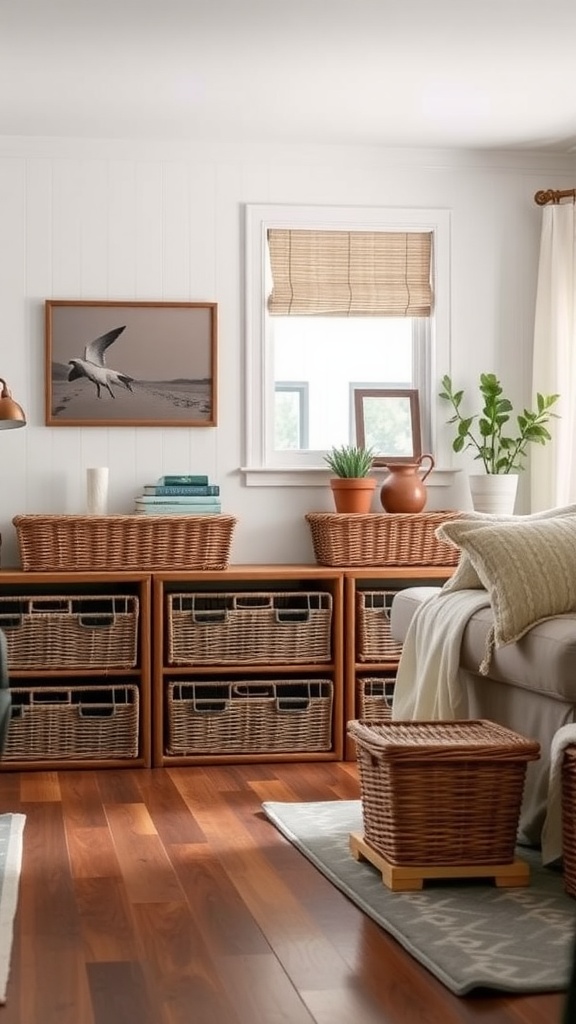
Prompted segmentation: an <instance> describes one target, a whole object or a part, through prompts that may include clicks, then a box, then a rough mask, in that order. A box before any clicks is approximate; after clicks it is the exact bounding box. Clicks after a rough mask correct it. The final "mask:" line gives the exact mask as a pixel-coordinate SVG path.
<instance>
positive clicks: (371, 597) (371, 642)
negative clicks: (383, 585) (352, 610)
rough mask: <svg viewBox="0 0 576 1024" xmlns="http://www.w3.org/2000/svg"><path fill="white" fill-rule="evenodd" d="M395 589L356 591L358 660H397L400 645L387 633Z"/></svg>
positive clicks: (400, 650) (400, 648) (388, 631)
mask: <svg viewBox="0 0 576 1024" xmlns="http://www.w3.org/2000/svg"><path fill="white" fill-rule="evenodd" d="M396 594H397V591H396V590H358V591H357V592H356V654H357V658H358V661H399V659H400V655H401V654H402V644H401V643H399V642H398V640H394V638H393V637H392V633H391V630H390V608H391V606H392V601H393V600H394V597H395V596H396Z"/></svg>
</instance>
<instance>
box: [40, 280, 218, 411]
mask: <svg viewBox="0 0 576 1024" xmlns="http://www.w3.org/2000/svg"><path fill="white" fill-rule="evenodd" d="M217 310H218V307H217V304H216V303H215V302H99V301H98V302H90V301H86V302H84V301H81V302H76V301H74V300H67V299H47V300H46V301H45V341H46V345H45V357H46V365H45V380H46V424H47V425H48V426H51V427H154V426H156V427H215V426H216V423H217V409H216V393H217V367H216V357H217Z"/></svg>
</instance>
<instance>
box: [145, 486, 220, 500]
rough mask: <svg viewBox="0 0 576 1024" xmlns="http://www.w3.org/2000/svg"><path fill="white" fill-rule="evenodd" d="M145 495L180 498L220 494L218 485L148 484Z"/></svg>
mask: <svg viewBox="0 0 576 1024" xmlns="http://www.w3.org/2000/svg"><path fill="white" fill-rule="evenodd" d="M144 494H150V495H154V494H156V495H162V496H166V497H180V496H181V495H207V494H210V495H212V496H214V495H218V494H220V487H219V486H218V484H181V485H180V486H178V485H177V484H146V485H145V487H144Z"/></svg>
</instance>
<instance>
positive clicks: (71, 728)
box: [2, 684, 139, 761]
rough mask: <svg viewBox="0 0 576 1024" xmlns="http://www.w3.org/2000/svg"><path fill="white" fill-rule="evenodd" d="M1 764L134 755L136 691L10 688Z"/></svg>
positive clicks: (133, 688) (118, 688)
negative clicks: (8, 717) (8, 722)
mask: <svg viewBox="0 0 576 1024" xmlns="http://www.w3.org/2000/svg"><path fill="white" fill-rule="evenodd" d="M11 693H12V712H11V718H10V726H9V728H8V736H7V739H6V747H5V750H4V753H3V755H2V757H3V760H4V761H10V760H12V761H15V760H22V761H50V760H54V761H58V760H62V761H64V760H66V761H81V760H96V759H101V760H103V759H106V758H114V759H115V758H135V757H137V756H138V720H139V715H138V709H139V691H138V687H137V686H133V685H128V686H125V685H123V684H122V685H121V686H120V685H118V686H103V687H95V686H93V687H85V686H70V687H65V686H38V687H35V688H34V687H12V688H11Z"/></svg>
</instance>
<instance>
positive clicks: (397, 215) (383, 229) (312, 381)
mask: <svg viewBox="0 0 576 1024" xmlns="http://www.w3.org/2000/svg"><path fill="white" fill-rule="evenodd" d="M448 226H449V215H448V213H447V212H446V211H423V210H407V211H406V210H405V211H401V210H386V209H380V208H377V209H368V208H363V207H359V208H357V209H355V208H352V209H350V208H346V209H338V208H329V207H319V208H312V207H292V206H288V207H274V206H270V207H267V206H248V207H247V210H246V243H247V267H246V278H247V302H246V314H247V322H246V367H247V382H246V386H247V400H246V409H247V421H246V473H247V482H248V483H256V482H262V479H261V474H262V473H263V472H267V473H269V474H273V473H274V472H276V473H277V474H278V482H279V483H286V482H289V483H303V484H307V483H310V482H311V480H310V475H309V474H310V472H311V471H312V470H322V469H325V466H324V463H323V455H324V453H325V452H326V451H327V450H328V449H329V448H330V447H331V446H332V445H333V444H335V445H339V444H343V443H348V442H352V443H353V442H354V441H355V417H354V393H355V389H357V388H363V389H366V388H380V389H382V388H405V389H409V388H414V389H416V390H417V391H418V393H419V397H420V412H421V420H422V434H423V436H422V443H423V450H426V451H429V450H431V449H432V448H433V446H434V422H435V402H434V401H433V400H432V387H431V381H432V380H437V378H438V374H437V372H436V366H435V363H436V362H438V365H439V366H440V367H441V369H442V372H446V371H445V369H444V368H445V367H446V366H447V365H448V360H447V353H448V317H447V310H448V271H447V267H448ZM307 235H308V236H311V238H312V242H313V244H314V245H317V244H318V241H319V240H320V245H321V246H324V244H325V240H326V239H327V243H326V244H327V246H328V250H329V252H328V256H327V257H326V258H327V259H328V260H333V259H335V260H336V275H335V276H336V277H337V278H339V277H341V276H342V275H341V273H340V271H341V269H342V265H343V264H347V266H348V270H347V271H346V274H347V277H346V280H345V281H340V282H339V283H340V284H343V286H344V289H346V288H348V289H349V287H350V282H351V287H352V289H355V288H356V290H358V275H357V274H356V273H355V271H354V266H355V264H354V263H353V258H355V255H356V252H357V250H358V248H359V249H360V250H361V249H362V247H363V246H364V247H365V246H366V240H368V244H369V246H370V250H369V252H368V255H367V256H366V253H364V254H363V255H362V253H360V255H361V257H362V258H363V259H364V263H365V264H366V262H368V265H369V267H371V266H372V265H374V266H376V268H377V269H378V267H379V266H381V265H383V264H387V265H388V267H392V271H393V273H392V277H394V270H395V267H396V264H397V262H398V260H397V253H396V252H395V251H394V252H393V255H392V257H391V258H388V257H387V256H386V252H385V249H382V243H383V242H386V245H389V244H391V243H393V242H394V241H395V240H398V239H401V241H402V246H403V248H404V249H408V248H410V250H415V249H417V248H418V246H419V245H420V244H421V242H419V241H418V239H420V240H422V239H425V238H429V240H430V250H431V253H432V256H433V258H432V274H431V280H430V281H429V284H431V285H432V289H431V292H432V294H433V295H434V303H433V306H432V307H431V312H430V315H424V310H425V309H426V305H425V303H426V297H425V296H420V297H419V299H418V301H417V302H416V303H414V302H413V305H412V306H409V307H408V313H407V314H406V308H407V307H406V300H405V293H406V289H405V286H404V280H403V279H402V282H401V288H402V295H400V296H399V299H398V309H395V308H393V309H392V311H391V312H392V315H390V311H388V312H387V315H380V312H381V311H380V308H379V307H378V308H376V309H375V310H373V311H372V315H369V316H363V315H355V311H352V313H351V311H350V302H351V301H352V302H354V301H356V298H355V297H354V296H355V295H356V293H354V295H353V297H352V300H351V299H350V294H349V291H348V292H346V291H345V292H344V294H343V297H342V299H341V303H342V305H343V306H344V308H342V309H341V308H340V307H335V305H334V301H333V297H331V300H330V303H329V304H328V308H326V309H325V310H324V309H323V308H320V312H315V313H314V315H308V308H307V306H306V303H307V302H311V303H312V306H313V308H314V309H315V310H317V309H318V294H319V285H318V281H317V280H316V279H314V280H312V282H311V284H312V288H311V289H310V291H311V292H312V295H311V297H310V295H306V294H304V295H301V294H300V284H301V283H302V280H303V282H304V286H306V284H307V283H310V282H307V278H310V276H311V275H309V274H308V272H307V267H308V265H309V262H308V261H309V256H308V254H307V252H306V246H307V245H308V243H309V242H310V238H308V237H307ZM384 236H387V237H384ZM349 240H351V241H350V252H351V253H352V255H350V254H349V253H344V252H343V250H342V243H343V242H344V243H345V244H346V245H348V243H349ZM301 245H302V246H303V250H302V252H303V254H301V253H300V249H299V248H298V247H299V246H301ZM354 246H356V249H354V248H353V247H354ZM288 250H289V258H290V261H291V262H290V280H289V281H287V282H286V281H283V280H282V274H283V271H282V264H283V261H284V263H285V262H286V252H287V251H288ZM334 253H335V254H336V255H335V256H334ZM324 259H325V253H324V252H323V251H322V252H321V253H320V256H319V257H318V263H319V265H322V263H323V262H324ZM338 260H339V261H340V262H339V263H338ZM279 265H280V268H281V269H280V271H279V270H278V266H279ZM294 268H296V270H294ZM350 268H352V269H350ZM342 273H344V271H342ZM421 276H422V275H421ZM411 283H412V282H411ZM364 284H365V285H366V282H364ZM393 287H394V282H392V288H393ZM399 287H400V286H399ZM409 291H410V299H411V300H412V299H413V296H414V295H415V294H416V291H415V290H414V289H413V288H412V287H411V288H410V290H409ZM360 292H361V294H360V297H359V299H358V300H357V301H358V303H359V305H358V306H357V307H356V309H357V310H359V311H362V310H363V306H364V303H365V302H366V301H368V302H369V303H373V295H372V290H371V286H370V282H368V285H366V286H365V287H364V291H363V292H362V288H360ZM367 293H370V294H368V299H367V298H366V296H367ZM335 301H338V300H335ZM295 303H296V305H297V312H296V315H295V314H294V311H293V310H294V304H295ZM345 303H347V304H348V305H347V307H346V306H345ZM430 305H431V302H430V296H429V297H428V306H430ZM270 307H272V309H270ZM330 310H333V311H332V312H330ZM382 312H383V311H382ZM396 313H398V315H394V314H396ZM324 314H325V315H324ZM440 332H441V333H440ZM298 470H300V471H302V474H303V475H302V476H301V478H299V479H298V478H295V475H294V474H295V472H296V471H298ZM251 471H253V473H251ZM283 474H284V475H283ZM288 474H290V477H291V479H290V478H289V477H288ZM270 482H276V481H274V480H269V479H267V480H266V483H267V484H268V483H270Z"/></svg>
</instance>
